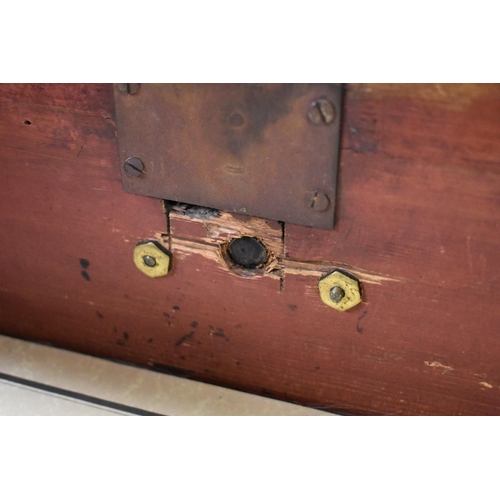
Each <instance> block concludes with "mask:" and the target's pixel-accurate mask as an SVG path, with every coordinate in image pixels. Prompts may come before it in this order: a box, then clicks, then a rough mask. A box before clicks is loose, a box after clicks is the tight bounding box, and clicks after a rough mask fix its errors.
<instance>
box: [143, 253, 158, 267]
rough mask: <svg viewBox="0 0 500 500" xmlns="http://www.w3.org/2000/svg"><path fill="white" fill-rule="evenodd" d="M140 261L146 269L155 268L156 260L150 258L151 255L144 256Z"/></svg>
mask: <svg viewBox="0 0 500 500" xmlns="http://www.w3.org/2000/svg"><path fill="white" fill-rule="evenodd" d="M142 261H143V262H144V264H146V266H148V267H155V266H156V259H155V258H154V257H152V256H151V255H145V256H144V257H143V258H142Z"/></svg>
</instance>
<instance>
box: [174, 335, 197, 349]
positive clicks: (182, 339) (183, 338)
mask: <svg viewBox="0 0 500 500" xmlns="http://www.w3.org/2000/svg"><path fill="white" fill-rule="evenodd" d="M193 335H194V332H189V333H187V334H186V335H183V336H182V337H181V338H180V339H179V340H178V341H177V342H176V343H175V346H176V347H179V346H180V345H181V344H183V343H184V342H186V341H187V340H189V339H191V338H192V337H193Z"/></svg>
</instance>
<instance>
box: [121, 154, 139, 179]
mask: <svg viewBox="0 0 500 500" xmlns="http://www.w3.org/2000/svg"><path fill="white" fill-rule="evenodd" d="M123 168H124V169H125V172H127V174H128V175H130V176H132V177H139V176H140V175H141V174H142V173H143V172H144V163H142V161H141V160H140V159H139V158H137V157H136V156H131V157H130V158H127V159H126V160H125V163H124V165H123Z"/></svg>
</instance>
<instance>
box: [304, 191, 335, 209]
mask: <svg viewBox="0 0 500 500" xmlns="http://www.w3.org/2000/svg"><path fill="white" fill-rule="evenodd" d="M329 204H330V200H329V199H328V196H327V195H326V194H325V193H323V191H311V192H310V193H307V206H308V207H309V208H314V210H316V212H323V211H325V210H326V209H327V208H328V205H329Z"/></svg>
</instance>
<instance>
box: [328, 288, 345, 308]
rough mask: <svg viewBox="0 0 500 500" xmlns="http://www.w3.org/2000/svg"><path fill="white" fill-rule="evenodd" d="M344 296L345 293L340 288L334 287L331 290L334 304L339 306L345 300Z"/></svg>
mask: <svg viewBox="0 0 500 500" xmlns="http://www.w3.org/2000/svg"><path fill="white" fill-rule="evenodd" d="M344 296H345V292H344V290H342V288H340V287H339V286H334V287H333V288H332V289H331V290H330V298H331V299H332V301H333V302H335V304H338V303H339V302H340V301H341V300H342V299H343V298H344Z"/></svg>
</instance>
